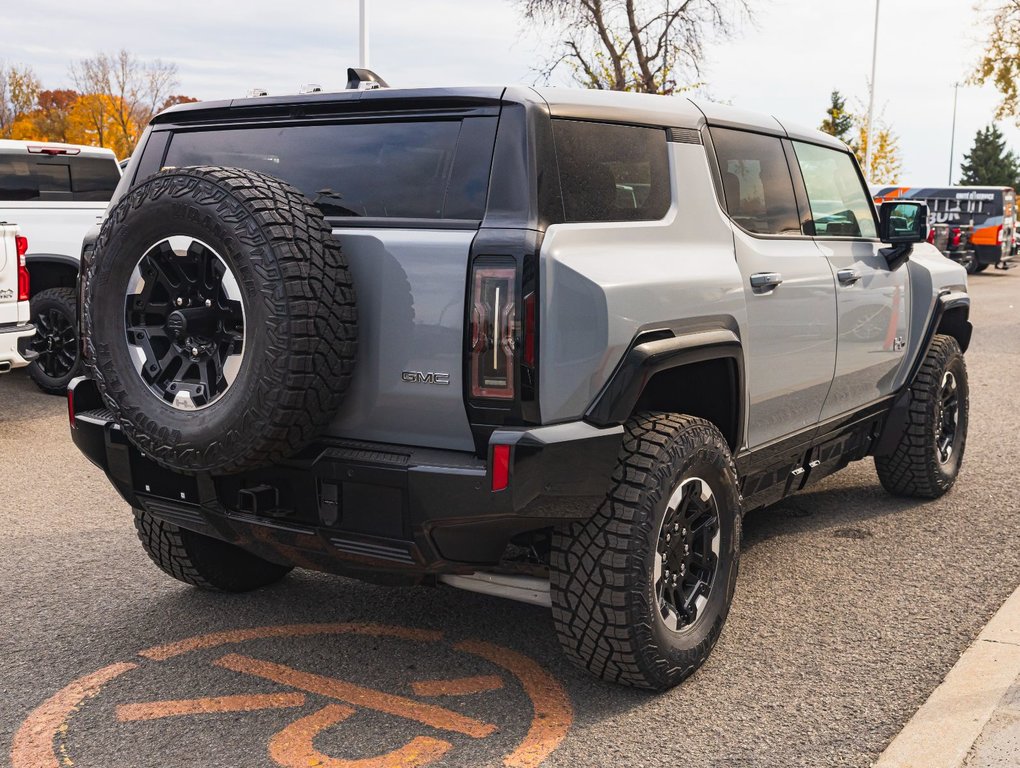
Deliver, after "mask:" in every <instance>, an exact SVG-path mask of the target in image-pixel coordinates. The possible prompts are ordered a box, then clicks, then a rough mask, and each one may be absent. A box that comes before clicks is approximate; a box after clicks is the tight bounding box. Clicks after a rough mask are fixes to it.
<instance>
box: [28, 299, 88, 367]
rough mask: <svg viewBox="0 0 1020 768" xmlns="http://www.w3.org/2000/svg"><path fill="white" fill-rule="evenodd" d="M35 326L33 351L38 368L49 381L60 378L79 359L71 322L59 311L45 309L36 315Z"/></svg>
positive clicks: (75, 336)
mask: <svg viewBox="0 0 1020 768" xmlns="http://www.w3.org/2000/svg"><path fill="white" fill-rule="evenodd" d="M35 326H36V335H35V338H34V339H33V341H32V350H33V351H34V352H36V353H37V354H38V357H37V358H36V362H37V363H38V365H39V368H40V369H42V372H43V373H45V374H46V375H47V376H48V377H49V378H51V379H60V378H63V377H64V376H66V375H67V374H68V373H70V372H71V370H72V369H73V368H74V364H75V362H76V361H77V359H78V334H77V333H76V332H75V328H74V322H73V321H71V320H70V319H69V318H68V317H67V316H66V315H65V314H64V313H63V312H61V311H60V310H59V309H47V310H45V311H43V312H40V313H39V314H38V315H36V317H35Z"/></svg>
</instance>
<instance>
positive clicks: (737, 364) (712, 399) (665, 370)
mask: <svg viewBox="0 0 1020 768" xmlns="http://www.w3.org/2000/svg"><path fill="white" fill-rule="evenodd" d="M743 392H744V355H743V348H742V347H741V344H740V337H739V336H738V335H737V333H736V331H735V330H734V329H733V328H731V327H716V328H709V329H700V330H694V331H687V332H682V333H676V332H674V331H673V330H670V329H660V330H651V331H645V332H643V333H641V334H639V335H638V336H637V337H636V338H635V339H634V341H633V342H632V343H631V346H630V348H629V349H628V351H627V353H626V354H625V355H624V357H623V359H622V360H621V362H620V364H619V365H618V366H617V368H616V370H615V371H614V372H613V375H612V377H610V379H609V381H608V382H607V384H606V386H605V387H604V388H603V389H602V391H601V392H600V393H599V395H598V396H597V397H596V398H595V400H594V402H593V403H592V404H591V406H589V408H588V410H587V412H586V413H585V420H586V421H588V422H590V423H592V424H595V425H596V426H602V427H606V426H612V425H617V424H622V423H624V422H625V421H627V419H629V418H630V417H631V416H632V415H634V414H635V413H637V412H639V411H665V412H668V413H683V414H686V415H688V416H696V417H700V418H703V419H706V420H707V421H710V422H711V423H712V424H714V425H715V426H716V427H717V428H718V429H719V431H720V432H722V434H723V436H724V437H725V438H726V442H727V443H728V444H729V446H730V450H732V451H734V452H736V451H737V450H738V449H739V447H740V446H741V444H742V442H743V426H744V398H743Z"/></svg>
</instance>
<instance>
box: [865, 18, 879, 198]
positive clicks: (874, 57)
mask: <svg viewBox="0 0 1020 768" xmlns="http://www.w3.org/2000/svg"><path fill="white" fill-rule="evenodd" d="M881 5H882V0H875V40H874V42H873V43H872V46H871V96H870V97H869V100H868V133H867V136H866V137H865V141H866V142H867V149H866V151H865V153H864V175H865V176H866V177H867V178H868V180H869V181H870V180H871V157H872V153H873V145H874V143H873V142H872V141H871V130H872V126H873V125H874V121H875V72H876V70H877V68H878V11H879V8H880V7H881Z"/></svg>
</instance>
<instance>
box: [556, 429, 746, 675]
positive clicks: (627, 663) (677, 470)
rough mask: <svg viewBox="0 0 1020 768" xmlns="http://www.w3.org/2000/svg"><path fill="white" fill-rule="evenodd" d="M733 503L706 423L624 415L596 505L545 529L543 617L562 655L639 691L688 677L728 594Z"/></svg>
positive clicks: (736, 507)
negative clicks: (614, 459)
mask: <svg viewBox="0 0 1020 768" xmlns="http://www.w3.org/2000/svg"><path fill="white" fill-rule="evenodd" d="M741 506H742V501H741V497H740V492H739V490H738V486H737V476H736V469H735V467H734V465H733V459H732V458H731V456H730V451H729V447H728V446H727V444H726V441H725V439H724V438H723V436H722V434H720V432H719V430H718V429H716V427H715V426H714V425H712V424H710V423H709V422H707V421H705V420H703V419H697V418H693V417H691V416H682V415H675V414H664V413H647V414H641V415H639V416H636V417H634V418H633V419H631V421H629V422H628V423H627V425H626V433H625V436H624V441H623V446H622V448H621V454H620V460H619V464H618V465H617V469H616V470H615V472H614V473H613V486H612V488H611V489H610V491H609V493H608V494H607V497H606V499H605V501H604V502H603V503H602V505H601V507H600V508H599V510H598V512H596V513H595V515H594V516H593V517H592V518H591V519H590V520H588V521H586V522H583V523H576V524H574V525H572V526H570V527H569V528H562V529H558V530H556V531H555V532H554V534H553V542H552V554H551V562H550V566H551V567H550V571H551V578H550V581H551V592H552V604H553V622H554V624H555V628H556V633H557V635H558V637H559V640H560V643H561V645H562V646H563V649H564V651H565V652H566V654H567V655H568V656H569V657H570V658H571V659H572V660H573V661H574V662H576V663H577V664H579V665H581V666H583V667H585V668H586V669H588V670H589V671H591V672H592V673H594V674H595V675H597V676H599V677H601V678H603V679H605V680H609V681H612V682H616V683H621V684H624V685H630V686H634V687H638V688H650V689H653V690H665V689H667V688H671V687H672V686H674V685H676V684H677V683H679V682H681V681H682V680H683V679H684V678H686V677H688V676H689V675H691V674H692V673H693V672H694V671H695V670H696V669H698V667H700V666H701V664H702V663H703V662H704V661H705V659H706V658H708V655H709V653H710V652H711V650H712V648H713V647H714V646H715V643H716V641H717V640H718V638H719V634H720V632H721V631H722V627H723V623H724V622H725V621H726V616H727V614H728V612H729V608H730V603H731V601H732V599H733V590H734V587H735V585H736V577H737V561H738V557H739V551H740V521H741Z"/></svg>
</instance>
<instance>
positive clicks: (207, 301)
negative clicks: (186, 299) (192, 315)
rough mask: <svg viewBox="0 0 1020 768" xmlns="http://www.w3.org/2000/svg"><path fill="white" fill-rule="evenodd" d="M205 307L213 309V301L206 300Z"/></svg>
mask: <svg viewBox="0 0 1020 768" xmlns="http://www.w3.org/2000/svg"><path fill="white" fill-rule="evenodd" d="M205 305H206V306H207V307H211V306H212V299H206V300H205Z"/></svg>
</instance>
